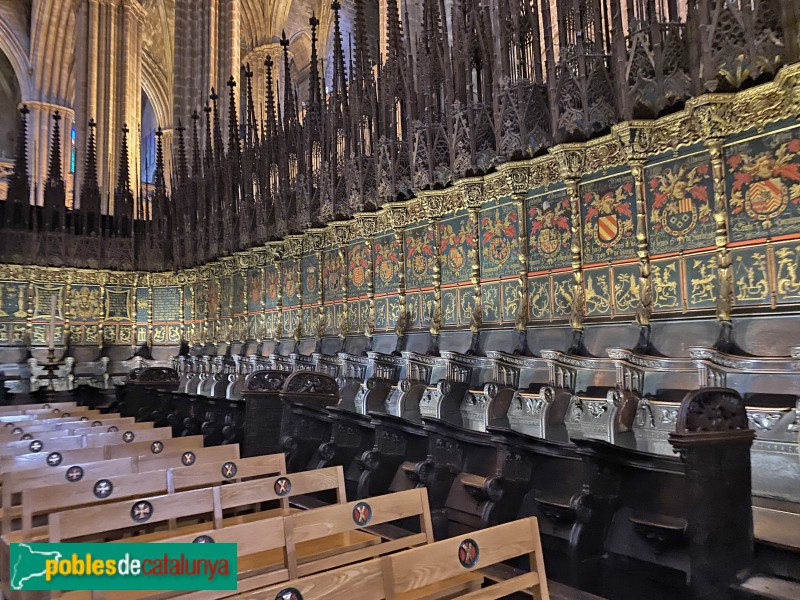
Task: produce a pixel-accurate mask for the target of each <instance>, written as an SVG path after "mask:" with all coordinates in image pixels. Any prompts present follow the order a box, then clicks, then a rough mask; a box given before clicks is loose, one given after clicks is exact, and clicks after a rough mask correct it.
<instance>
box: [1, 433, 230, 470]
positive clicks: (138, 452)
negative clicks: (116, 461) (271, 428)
mask: <svg viewBox="0 0 800 600" xmlns="http://www.w3.org/2000/svg"><path fill="white" fill-rule="evenodd" d="M155 442H159V443H158V444H156V443H155ZM202 447H203V436H201V435H193V436H188V437H182V438H168V439H163V440H153V441H152V442H149V441H133V442H131V443H128V444H124V443H123V444H115V445H108V446H102V447H95V448H80V449H76V450H64V451H53V452H37V453H31V454H23V455H20V456H11V457H0V475H4V474H6V473H12V472H15V471H23V470H27V469H33V468H39V467H43V466H51V467H53V466H59V465H61V464H67V463H72V464H75V463H77V462H89V461H97V460H104V459H109V458H124V457H126V456H145V455H157V456H166V455H168V454H175V453H180V452H195V451H196V450H197V449H199V448H202ZM222 447H224V446H222ZM237 452H238V449H237ZM195 453H196V452H195Z"/></svg>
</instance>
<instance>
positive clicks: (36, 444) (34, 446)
mask: <svg viewBox="0 0 800 600" xmlns="http://www.w3.org/2000/svg"><path fill="white" fill-rule="evenodd" d="M42 448H44V444H43V443H42V442H41V441H39V440H33V441H32V442H31V443H30V444H28V449H29V450H30V451H31V452H41V451H42Z"/></svg>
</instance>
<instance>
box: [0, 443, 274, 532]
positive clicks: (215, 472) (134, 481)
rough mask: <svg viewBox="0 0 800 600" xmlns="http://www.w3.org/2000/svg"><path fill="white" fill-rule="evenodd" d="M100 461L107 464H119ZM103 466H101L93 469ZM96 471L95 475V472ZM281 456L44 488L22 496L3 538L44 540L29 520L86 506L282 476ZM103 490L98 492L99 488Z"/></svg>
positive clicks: (95, 478) (85, 479) (94, 478)
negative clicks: (15, 523) (17, 520)
mask: <svg viewBox="0 0 800 600" xmlns="http://www.w3.org/2000/svg"><path fill="white" fill-rule="evenodd" d="M119 460H125V459H116V460H115V461H104V462H105V463H109V462H117V461H119ZM96 464H97V465H98V466H102V465H103V464H104V463H96ZM97 470H98V471H99V469H97ZM285 474H286V461H285V460H284V457H283V454H272V455H269V456H257V457H253V458H245V459H240V460H227V461H222V462H220V461H215V462H210V463H206V464H203V465H198V466H194V465H193V466H189V467H183V466H181V467H171V468H167V469H158V470H154V471H138V472H136V473H133V474H129V475H110V474H103V475H97V474H94V473H93V476H92V477H85V476H84V477H83V478H82V479H81V481H79V482H76V483H60V484H59V485H54V486H53V485H51V486H46V487H45V486H42V487H36V488H31V489H26V490H24V491H23V493H22V528H21V529H20V530H19V531H14V532H11V533H6V537H5V540H6V542H7V543H13V542H20V541H40V540H42V539H47V528H46V527H41V528H37V529H36V530H34V528H33V519H34V517H36V516H37V515H39V514H46V513H51V512H55V511H58V510H64V509H71V508H77V507H80V506H85V505H89V504H100V503H106V502H115V501H120V500H123V499H128V498H136V497H139V496H147V495H157V494H172V493H175V492H176V491H179V490H187V489H191V488H195V487H204V486H205V487H208V486H212V485H219V484H221V483H224V482H227V481H239V480H241V479H244V478H255V477H266V476H269V475H285ZM100 486H102V487H100Z"/></svg>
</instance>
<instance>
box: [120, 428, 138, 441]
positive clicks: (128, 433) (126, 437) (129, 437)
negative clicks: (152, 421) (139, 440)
mask: <svg viewBox="0 0 800 600" xmlns="http://www.w3.org/2000/svg"><path fill="white" fill-rule="evenodd" d="M135 439H136V435H135V434H134V433H133V432H132V431H126V432H125V433H123V434H122V441H123V442H125V443H126V444H130V443H131V442H132V441H133V440H135Z"/></svg>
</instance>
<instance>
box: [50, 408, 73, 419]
mask: <svg viewBox="0 0 800 600" xmlns="http://www.w3.org/2000/svg"><path fill="white" fill-rule="evenodd" d="M57 410H58V409H56V410H55V411H53V412H56V411H57ZM61 416H62V417H71V416H72V413H64V414H63V415H61Z"/></svg>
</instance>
